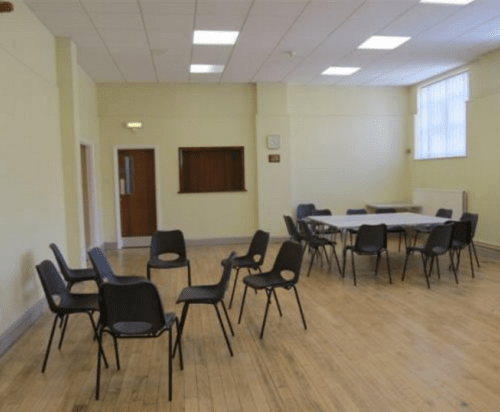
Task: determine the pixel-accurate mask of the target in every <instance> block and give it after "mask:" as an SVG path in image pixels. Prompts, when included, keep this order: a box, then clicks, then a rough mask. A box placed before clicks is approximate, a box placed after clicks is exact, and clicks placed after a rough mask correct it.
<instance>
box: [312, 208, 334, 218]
mask: <svg viewBox="0 0 500 412" xmlns="http://www.w3.org/2000/svg"><path fill="white" fill-rule="evenodd" d="M331 215H332V211H331V210H330V209H317V210H315V211H314V213H313V214H312V215H311V216H331Z"/></svg>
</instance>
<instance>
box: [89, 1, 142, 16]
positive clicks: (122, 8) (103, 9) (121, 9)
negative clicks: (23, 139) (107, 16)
mask: <svg viewBox="0 0 500 412" xmlns="http://www.w3.org/2000/svg"><path fill="white" fill-rule="evenodd" d="M82 6H83V8H84V9H85V10H87V12H89V13H120V14H124V13H139V11H140V10H139V5H138V4H137V3H133V2H109V3H103V2H95V1H92V2H90V1H88V2H84V3H82Z"/></svg>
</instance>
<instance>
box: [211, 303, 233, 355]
mask: <svg viewBox="0 0 500 412" xmlns="http://www.w3.org/2000/svg"><path fill="white" fill-rule="evenodd" d="M214 308H215V312H216V313H217V317H218V318H219V323H220V327H221V328H222V333H223V334H224V339H226V344H227V348H228V349H229V353H230V354H231V356H234V355H233V350H232V349H231V343H230V342H229V338H228V337H227V333H226V328H224V324H223V323H222V318H221V316H220V312H219V308H218V307H217V304H216V303H214Z"/></svg>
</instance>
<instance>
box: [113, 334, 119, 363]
mask: <svg viewBox="0 0 500 412" xmlns="http://www.w3.org/2000/svg"><path fill="white" fill-rule="evenodd" d="M112 336H113V344H114V346H115V357H116V370H120V353H119V351H118V339H116V336H115V335H112Z"/></svg>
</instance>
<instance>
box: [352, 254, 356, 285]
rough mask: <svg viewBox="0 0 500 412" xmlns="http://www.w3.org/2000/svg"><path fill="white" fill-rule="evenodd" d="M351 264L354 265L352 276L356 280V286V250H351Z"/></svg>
mask: <svg viewBox="0 0 500 412" xmlns="http://www.w3.org/2000/svg"><path fill="white" fill-rule="evenodd" d="M351 265H352V278H353V280H354V286H356V269H355V268H354V250H351Z"/></svg>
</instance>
